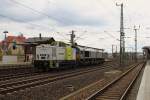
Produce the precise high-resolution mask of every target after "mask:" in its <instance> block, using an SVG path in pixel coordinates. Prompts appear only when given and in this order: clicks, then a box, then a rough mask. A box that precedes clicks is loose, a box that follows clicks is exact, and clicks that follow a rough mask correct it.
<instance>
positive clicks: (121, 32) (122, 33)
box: [116, 3, 125, 66]
mask: <svg viewBox="0 0 150 100" xmlns="http://www.w3.org/2000/svg"><path fill="white" fill-rule="evenodd" d="M116 5H117V6H121V16H120V66H124V57H125V39H124V37H125V33H124V21H123V3H122V4H120V5H118V4H116Z"/></svg>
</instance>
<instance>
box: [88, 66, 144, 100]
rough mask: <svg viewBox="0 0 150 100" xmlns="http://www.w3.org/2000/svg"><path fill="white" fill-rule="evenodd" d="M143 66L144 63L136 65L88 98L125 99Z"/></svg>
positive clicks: (94, 99) (96, 99) (95, 99)
mask: <svg viewBox="0 0 150 100" xmlns="http://www.w3.org/2000/svg"><path fill="white" fill-rule="evenodd" d="M142 68H143V64H139V65H138V66H134V67H133V68H131V69H129V70H128V71H127V72H125V73H123V74H122V75H121V76H120V77H119V78H117V79H115V80H114V81H112V82H111V83H109V84H108V85H106V86H105V87H104V88H102V89H101V90H99V91H97V92H95V93H94V94H93V95H91V96H89V97H88V98H87V99H86V100H124V99H125V98H126V95H127V93H128V90H129V89H130V88H131V86H132V85H133V83H134V81H135V80H136V78H137V77H138V75H139V73H140V71H141V70H142Z"/></svg>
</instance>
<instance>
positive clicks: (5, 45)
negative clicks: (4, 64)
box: [3, 31, 8, 54]
mask: <svg viewBox="0 0 150 100" xmlns="http://www.w3.org/2000/svg"><path fill="white" fill-rule="evenodd" d="M3 33H4V34H5V38H4V44H3V46H4V48H3V49H4V54H6V51H7V41H6V38H7V33H8V31H4V32H3Z"/></svg>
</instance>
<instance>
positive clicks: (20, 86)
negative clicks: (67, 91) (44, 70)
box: [0, 65, 112, 95]
mask: <svg viewBox="0 0 150 100" xmlns="http://www.w3.org/2000/svg"><path fill="white" fill-rule="evenodd" d="M109 68H112V65H104V66H101V67H98V68H94V69H92V68H89V69H86V70H85V69H84V70H81V71H76V72H66V73H62V74H57V75H53V76H52V75H49V74H45V75H38V76H34V77H29V78H27V79H22V80H20V81H13V82H9V81H7V83H6V82H3V84H0V94H1V95H5V94H7V93H11V92H13V91H19V90H24V89H26V88H30V87H35V86H39V85H43V84H48V83H51V82H54V81H58V80H62V79H66V78H71V77H75V76H79V75H83V74H86V73H90V72H94V71H98V70H104V69H109Z"/></svg>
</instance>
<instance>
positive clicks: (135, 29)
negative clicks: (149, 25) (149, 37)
mask: <svg viewBox="0 0 150 100" xmlns="http://www.w3.org/2000/svg"><path fill="white" fill-rule="evenodd" d="M139 29H140V26H139V28H136V26H134V31H135V62H137V30H139Z"/></svg>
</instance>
